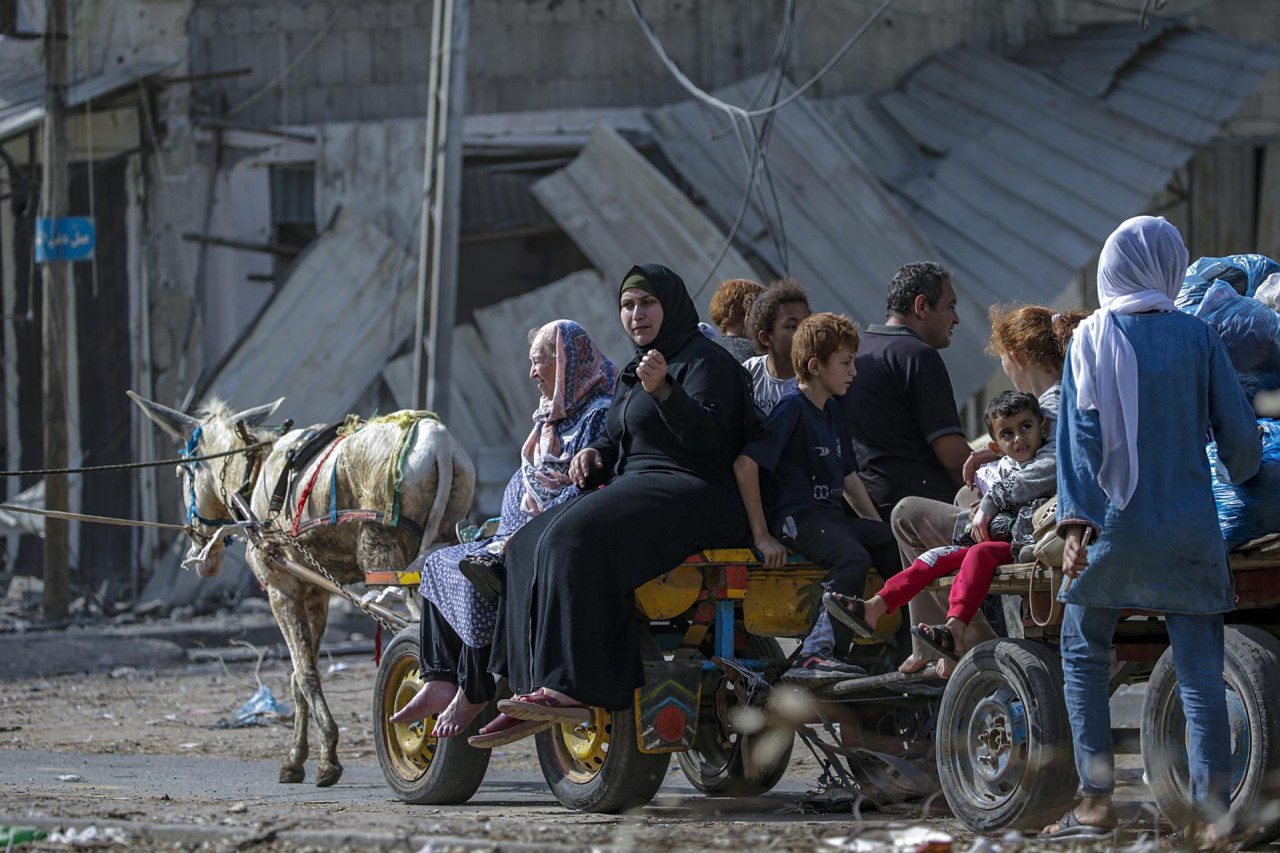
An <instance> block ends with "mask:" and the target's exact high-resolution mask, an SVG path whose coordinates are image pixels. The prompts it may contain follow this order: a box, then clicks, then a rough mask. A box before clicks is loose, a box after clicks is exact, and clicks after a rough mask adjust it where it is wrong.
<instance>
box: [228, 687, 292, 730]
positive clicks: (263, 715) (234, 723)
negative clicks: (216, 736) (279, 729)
mask: <svg viewBox="0 0 1280 853" xmlns="http://www.w3.org/2000/svg"><path fill="white" fill-rule="evenodd" d="M292 719H293V711H291V710H290V709H289V706H288V705H286V704H285V703H283V702H277V701H276V697H275V696H273V695H272V694H271V688H270V687H268V686H267V685H265V684H260V685H258V690H257V692H256V693H254V694H253V695H252V696H250V697H249V701H247V702H245V703H244V704H243V705H241V706H240V710H239V711H236V713H235V715H234V716H232V717H231V719H229V720H228V719H222V720H219V721H218V722H217V724H216V725H215V726H214V728H218V729H240V728H244V727H245V726H261V725H266V723H268V722H273V721H275V722H283V721H286V720H292Z"/></svg>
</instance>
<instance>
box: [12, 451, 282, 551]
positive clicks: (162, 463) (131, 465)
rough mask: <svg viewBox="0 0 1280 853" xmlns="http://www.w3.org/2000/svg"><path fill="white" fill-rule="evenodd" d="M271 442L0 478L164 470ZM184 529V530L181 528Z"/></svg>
mask: <svg viewBox="0 0 1280 853" xmlns="http://www.w3.org/2000/svg"><path fill="white" fill-rule="evenodd" d="M275 443H276V442H275V439H272V440H271V441H259V442H258V443H257V444H250V445H248V446H247V447H237V448H235V449H233V450H224V451H222V452H221V453H210V454H209V455H207V456H192V457H189V458H188V457H180V458H178V459H160V460H158V461H155V462H121V463H119V464H116V465H90V466H88V467H83V468H38V469H34V470H31V471H0V477H46V476H48V475H50V474H91V473H94V472H96V471H130V470H133V469H136V468H164V467H166V466H169V465H186V464H187V463H188V462H203V461H205V460H206V459H221V458H222V457H223V456H234V455H236V454H237V453H248V452H249V451H251V450H260V449H262V448H264V447H270V446H271V445H273V444H275ZM179 529H182V528H179Z"/></svg>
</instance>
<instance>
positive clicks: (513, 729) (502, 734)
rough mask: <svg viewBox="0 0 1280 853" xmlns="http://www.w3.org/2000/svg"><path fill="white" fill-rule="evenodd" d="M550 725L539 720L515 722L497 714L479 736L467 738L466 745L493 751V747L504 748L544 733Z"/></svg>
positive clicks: (504, 715) (513, 718) (512, 718)
mask: <svg viewBox="0 0 1280 853" xmlns="http://www.w3.org/2000/svg"><path fill="white" fill-rule="evenodd" d="M551 726H552V724H551V723H547V722H542V721H540V720H517V719H516V718H515V717H509V716H507V715H506V714H499V715H498V716H496V717H494V718H493V722H491V723H489V725H487V726H485V727H484V728H483V729H481V730H480V734H477V735H472V736H471V737H469V738H467V743H469V744H471V745H472V746H474V747H476V748H477V749H493V748H494V747H495V746H506V745H507V744H509V743H515V742H516V741H518V740H524V739H525V738H527V737H529V736H530V735H536V734H537V733H538V732H543V731H546V730H547V729H549V728H551Z"/></svg>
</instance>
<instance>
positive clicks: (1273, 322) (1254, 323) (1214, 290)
mask: <svg viewBox="0 0 1280 853" xmlns="http://www.w3.org/2000/svg"><path fill="white" fill-rule="evenodd" d="M1189 313H1191V314H1194V315H1195V316H1197V317H1199V318H1200V319H1201V320H1204V321H1205V322H1206V323H1208V324H1209V325H1210V326H1212V327H1213V328H1214V329H1215V330H1216V331H1217V333H1218V337H1220V338H1222V343H1223V344H1224V345H1226V348H1227V355H1229V356H1231V363H1232V364H1233V365H1234V366H1235V368H1236V373H1240V374H1246V373H1261V374H1268V373H1276V372H1277V371H1280V314H1277V313H1276V312H1275V309H1273V308H1270V307H1269V306H1267V305H1266V304H1264V303H1262V302H1259V301H1258V300H1256V299H1253V298H1250V297H1248V296H1241V295H1240V294H1238V293H1236V291H1235V290H1234V289H1233V288H1232V287H1231V285H1229V284H1226V283H1224V282H1216V283H1215V284H1214V285H1213V286H1212V287H1210V288H1209V290H1208V292H1207V293H1206V294H1205V297H1204V299H1203V300H1202V301H1201V303H1200V304H1199V305H1198V306H1197V307H1196V308H1195V309H1194V310H1192V311H1190V312H1189Z"/></svg>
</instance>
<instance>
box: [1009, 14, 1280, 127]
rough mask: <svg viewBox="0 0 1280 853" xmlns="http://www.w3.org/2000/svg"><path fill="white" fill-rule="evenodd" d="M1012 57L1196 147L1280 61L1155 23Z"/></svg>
mask: <svg viewBox="0 0 1280 853" xmlns="http://www.w3.org/2000/svg"><path fill="white" fill-rule="evenodd" d="M1014 58H1015V59H1016V60H1017V61H1018V62H1020V63H1022V64H1023V65H1026V66H1028V67H1030V68H1034V69H1036V70H1038V71H1040V72H1042V73H1043V74H1045V75H1046V76H1048V77H1049V79H1051V80H1053V81H1054V82H1055V83H1057V84H1059V85H1061V86H1065V87H1067V88H1071V89H1074V90H1076V91H1079V92H1082V93H1084V94H1085V95H1088V96H1090V97H1094V98H1101V99H1102V101H1103V103H1105V104H1106V105H1107V106H1108V107H1110V108H1111V109H1113V110H1115V111H1117V112H1121V113H1124V114H1126V115H1128V116H1130V117H1131V118H1133V119H1135V120H1136V121H1138V122H1141V123H1142V124H1145V125H1147V126H1148V127H1151V128H1154V129H1155V130H1157V131H1159V132H1160V133H1162V134H1167V135H1170V136H1173V137H1175V138H1177V139H1180V140H1182V141H1184V142H1187V143H1189V144H1192V145H1202V144H1204V143H1205V142H1208V141H1209V140H1210V139H1212V138H1213V137H1214V136H1215V135H1216V134H1217V132H1218V129H1219V128H1220V127H1221V126H1222V124H1223V123H1224V122H1225V121H1226V120H1227V119H1229V118H1231V116H1233V115H1235V113H1236V110H1238V109H1239V108H1240V105H1241V104H1243V103H1244V100H1245V98H1247V97H1248V96H1249V95H1250V94H1251V93H1252V92H1253V90H1254V89H1256V88H1257V86H1258V84H1259V83H1260V82H1261V80H1262V77H1263V75H1265V74H1266V73H1267V72H1268V71H1270V70H1271V69H1272V68H1274V67H1275V66H1276V65H1277V64H1278V63H1280V51H1278V50H1277V49H1276V48H1274V47H1271V46H1269V45H1262V44H1257V43H1253V42H1247V41H1241V40H1240V39H1235V38H1231V37H1229V36H1224V35H1222V34H1220V33H1215V32H1212V31H1210V30H1204V29H1189V28H1187V27H1184V26H1181V25H1178V24H1176V23H1172V22H1156V23H1155V24H1154V25H1153V26H1152V28H1151V30H1149V31H1148V32H1146V33H1143V32H1142V31H1141V30H1138V29H1137V28H1136V27H1134V26H1133V25H1132V24H1110V25H1101V26H1093V27H1087V28H1085V29H1083V30H1081V31H1080V32H1077V33H1074V34H1072V35H1069V36H1063V37H1061V38H1057V39H1052V40H1050V41H1048V42H1041V43H1039V44H1034V45H1030V46H1028V47H1027V48H1025V49H1024V50H1022V51H1020V52H1019V53H1018V54H1017V55H1016V56H1015V57H1014Z"/></svg>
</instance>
